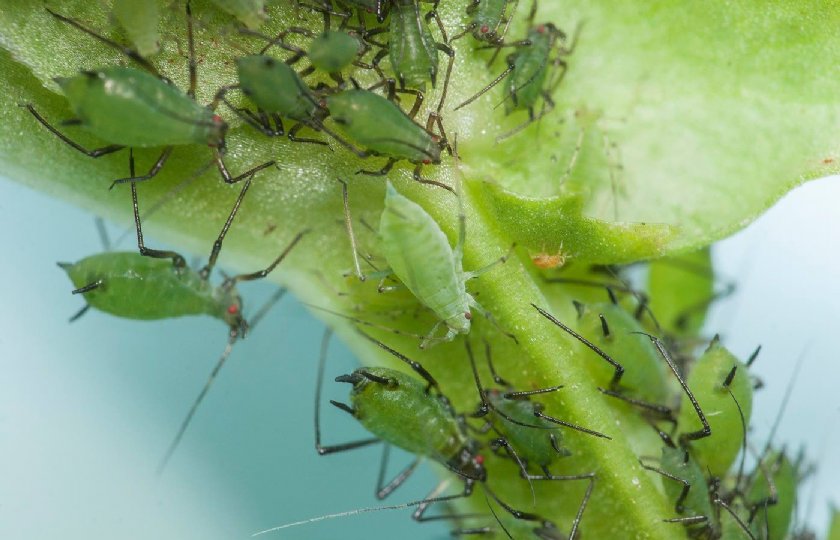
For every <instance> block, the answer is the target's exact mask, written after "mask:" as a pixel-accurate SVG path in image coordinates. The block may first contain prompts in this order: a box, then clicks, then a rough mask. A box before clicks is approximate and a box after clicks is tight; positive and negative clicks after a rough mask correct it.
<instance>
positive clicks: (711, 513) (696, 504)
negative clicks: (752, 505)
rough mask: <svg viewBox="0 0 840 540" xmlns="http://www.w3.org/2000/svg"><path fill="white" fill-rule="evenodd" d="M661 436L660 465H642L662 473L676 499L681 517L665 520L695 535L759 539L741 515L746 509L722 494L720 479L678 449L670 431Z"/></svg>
mask: <svg viewBox="0 0 840 540" xmlns="http://www.w3.org/2000/svg"><path fill="white" fill-rule="evenodd" d="M660 436H661V437H662V440H663V441H664V442H665V446H664V447H663V448H662V456H661V458H660V461H659V466H658V467H655V466H652V465H648V464H645V463H644V462H642V463H641V465H642V467H643V468H645V469H647V470H649V471H653V472H655V473H657V474H659V475H660V476H662V485H663V487H664V489H665V494H666V496H667V497H668V498H669V499H672V500H674V511H675V512H676V513H677V514H679V516H678V517H671V518H665V519H663V521H665V522H667V523H674V524H682V525H683V526H684V527H685V528H686V530H687V532H688V533H689V536H690V537H691V538H707V539H710V540H717V539H723V540H756V538H755V537H753V535H752V533H751V532H750V529H749V528H748V526H747V523H746V522H745V519H744V517H742V516H741V515H739V513H743V512H742V510H743V509H742V508H741V507H740V506H734V505H733V501H732V500H731V498H730V497H727V496H723V495H721V493H720V483H719V481H718V479H715V478H712V479H709V478H707V477H706V475H705V473H704V471H703V469H702V468H701V466H700V464H699V463H697V461H696V460H695V459H694V458H693V457H692V455H691V453H690V452H689V451H688V450H687V449H685V448H677V447H676V445H675V444H674V443H673V441H672V440H671V438H670V437H669V436H668V435H667V434H665V433H664V432H660ZM710 480H711V481H710Z"/></svg>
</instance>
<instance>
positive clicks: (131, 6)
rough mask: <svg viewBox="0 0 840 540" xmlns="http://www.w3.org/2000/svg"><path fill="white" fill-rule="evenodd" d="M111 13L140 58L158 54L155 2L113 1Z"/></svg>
mask: <svg viewBox="0 0 840 540" xmlns="http://www.w3.org/2000/svg"><path fill="white" fill-rule="evenodd" d="M111 12H112V13H113V14H114V17H115V18H116V19H117V21H118V22H119V23H120V26H122V27H123V30H125V33H126V34H127V35H128V39H130V40H131V42H132V43H134V46H135V47H136V48H137V52H138V53H140V55H141V56H149V55H151V54H154V53H156V52H158V49H159V44H158V39H159V35H158V7H157V2H138V1H137V0H114V4H113V7H112V8H111Z"/></svg>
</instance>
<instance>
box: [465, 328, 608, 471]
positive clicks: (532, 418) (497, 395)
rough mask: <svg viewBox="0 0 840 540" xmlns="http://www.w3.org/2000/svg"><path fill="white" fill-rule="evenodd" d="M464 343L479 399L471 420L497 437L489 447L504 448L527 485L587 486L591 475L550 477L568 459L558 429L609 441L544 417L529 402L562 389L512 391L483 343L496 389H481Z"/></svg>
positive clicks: (538, 408)
mask: <svg viewBox="0 0 840 540" xmlns="http://www.w3.org/2000/svg"><path fill="white" fill-rule="evenodd" d="M464 343H465V345H466V348H467V356H468V357H469V359H470V365H471V367H472V371H473V377H474V379H475V384H476V388H477V389H478V394H479V396H480V397H481V403H480V404H479V406H478V408H477V410H476V412H475V413H473V415H472V416H473V417H476V418H484V419H485V420H486V421H487V422H488V424H489V425H488V426H485V427H487V428H491V429H492V430H493V431H494V432H495V433H496V434H497V435H499V437H497V438H495V439H494V440H493V441H492V442H491V446H492V447H493V448H496V449H498V448H505V449H506V451H507V452H508V455H509V456H510V457H511V459H513V460H514V461H516V463H517V465H519V468H520V472H521V474H522V477H523V478H526V479H527V480H528V481H529V482H530V481H532V480H589V481H590V482H591V481H592V480H593V479H594V478H595V474H594V473H586V474H576V475H554V474H552V473H551V470H550V467H551V466H552V465H554V464H555V463H556V462H557V461H558V460H559V459H561V458H563V457H566V456H569V455H571V453H570V452H569V450H568V449H566V448H565V447H563V439H562V437H563V436H562V435H561V434H560V433H559V432H557V431H556V430H557V428H558V427H561V426H562V427H567V428H571V429H574V430H577V431H580V432H582V433H586V434H587V435H593V436H595V437H600V438H603V439H610V437H608V436H606V435H604V434H603V433H600V432H597V431H594V430H591V429H588V428H584V427H581V426H578V425H576V424H573V423H571V422H567V421H565V420H560V419H557V418H555V417H553V416H549V415H548V414H546V413H544V412H543V410H544V408H543V406H542V404H541V403H537V402H535V401H531V399H530V398H531V397H532V396H538V395H542V394H548V393H551V392H556V391H558V390H560V389H561V388H562V386H550V387H547V388H539V389H536V390H524V391H523V390H516V389H514V388H513V387H512V386H511V385H510V384H509V383H508V382H507V381H505V380H504V379H502V378H501V377H499V375H498V374H497V373H496V369H495V367H494V366H493V361H492V359H491V354H490V344H489V343H486V342H485V348H484V351H485V357H486V359H487V365H488V367H489V369H490V373H491V374H492V376H493V380H494V382H495V383H496V384H497V385H499V386H500V388H489V389H485V388H484V387H483V385H482V384H481V378H480V377H479V374H478V369H477V368H476V365H475V358H474V355H473V352H472V347H471V346H470V343H469V340H466V341H465V342H464ZM482 431H483V430H482ZM529 465H530V466H532V467H533V468H538V469H539V471H540V474H533V473H531V472H529Z"/></svg>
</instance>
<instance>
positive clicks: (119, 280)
mask: <svg viewBox="0 0 840 540" xmlns="http://www.w3.org/2000/svg"><path fill="white" fill-rule="evenodd" d="M61 267H62V268H63V269H64V270H65V271H66V272H67V275H68V276H69V277H70V281H72V282H73V285H75V286H76V287H77V288H82V287H85V286H86V285H88V284H90V283H95V282H98V281H101V282H102V286H99V287H97V288H95V289H92V290H90V291H88V292H86V293H85V300H86V301H87V303H88V304H90V305H91V306H92V307H94V308H96V309H98V310H100V311H104V312H106V313H110V314H112V315H116V316H117V317H124V318H127V319H144V320H151V319H166V318H171V317H183V316H186V315H202V314H206V315H210V316H211V317H215V318H217V319H220V320H222V321H223V322H224V323H225V324H227V325H228V326H229V327H230V328H231V330H232V331H236V332H237V333H240V332H242V331H244V329H245V320H244V319H243V317H242V310H241V300H240V297H239V294H238V293H237V291H236V289H235V288H233V287H212V286H210V284H209V283H208V281H207V280H206V279H202V277H201V276H200V275H199V273H198V272H197V271H195V270H192V269H190V268H189V267H186V266H183V267H176V266H175V265H173V264H172V261H170V260H169V259H153V258H151V257H147V256H144V255H141V254H140V253H138V252H136V251H134V252H118V253H107V252H106V253H98V254H96V255H91V256H89V257H85V258H84V259H82V260H80V261H79V262H77V263H74V264H67V263H61Z"/></svg>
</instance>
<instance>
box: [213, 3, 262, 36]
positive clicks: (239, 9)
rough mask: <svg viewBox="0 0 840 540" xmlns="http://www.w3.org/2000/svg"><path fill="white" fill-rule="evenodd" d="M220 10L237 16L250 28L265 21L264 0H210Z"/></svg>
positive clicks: (254, 27)
mask: <svg viewBox="0 0 840 540" xmlns="http://www.w3.org/2000/svg"><path fill="white" fill-rule="evenodd" d="M210 1H211V2H212V3H213V4H215V5H216V6H217V7H218V8H219V9H221V10H222V11H224V12H226V13H229V14H231V15H233V16H234V17H236V18H237V20H239V21H240V22H241V23H242V24H244V25H245V26H247V27H248V28H249V29H251V30H256V29H257V28H259V27H260V26H262V24H263V23H264V22H265V20H266V18H267V16H266V13H265V0H210Z"/></svg>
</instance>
